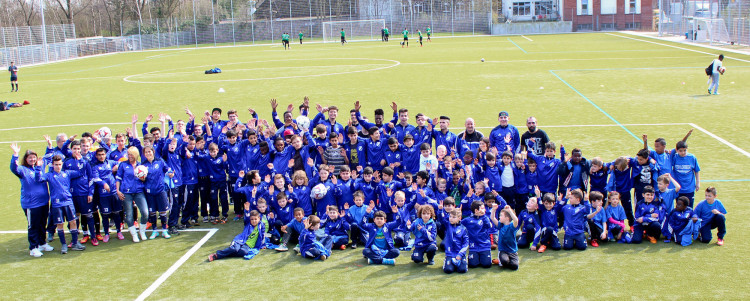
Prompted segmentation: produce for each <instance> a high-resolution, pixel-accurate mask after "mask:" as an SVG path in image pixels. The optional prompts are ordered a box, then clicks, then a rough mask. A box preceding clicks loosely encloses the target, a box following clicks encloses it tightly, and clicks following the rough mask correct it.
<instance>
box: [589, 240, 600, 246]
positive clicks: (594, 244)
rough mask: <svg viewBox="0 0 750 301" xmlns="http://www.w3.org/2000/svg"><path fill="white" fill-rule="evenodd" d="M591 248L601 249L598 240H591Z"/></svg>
mask: <svg viewBox="0 0 750 301" xmlns="http://www.w3.org/2000/svg"><path fill="white" fill-rule="evenodd" d="M591 246H592V247H594V248H598V247H599V242H598V241H596V239H592V240H591Z"/></svg>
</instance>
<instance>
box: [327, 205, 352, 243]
mask: <svg viewBox="0 0 750 301" xmlns="http://www.w3.org/2000/svg"><path fill="white" fill-rule="evenodd" d="M327 211H328V212H327V213H326V215H328V219H326V221H325V233H326V234H327V235H328V236H329V237H330V238H331V241H332V244H333V248H336V249H341V250H346V245H348V244H349V235H348V234H346V231H349V229H350V228H351V226H349V222H347V221H346V219H344V218H339V209H338V206H336V205H329V206H328V208H327ZM344 213H345V212H344V210H341V216H342V217H343V215H344Z"/></svg>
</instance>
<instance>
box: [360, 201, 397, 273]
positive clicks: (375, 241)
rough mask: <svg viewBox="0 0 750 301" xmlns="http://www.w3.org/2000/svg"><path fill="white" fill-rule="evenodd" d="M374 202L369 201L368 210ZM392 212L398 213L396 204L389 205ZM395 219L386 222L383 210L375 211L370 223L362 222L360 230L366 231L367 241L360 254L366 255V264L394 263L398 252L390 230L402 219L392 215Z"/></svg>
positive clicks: (370, 209)
mask: <svg viewBox="0 0 750 301" xmlns="http://www.w3.org/2000/svg"><path fill="white" fill-rule="evenodd" d="M373 207H374V203H372V202H371V203H370V207H368V209H369V210H368V211H372V208H373ZM391 211H392V212H393V213H398V208H397V207H396V206H392V207H391ZM394 216H395V217H398V218H396V220H394V221H392V222H389V223H386V222H385V218H386V214H385V212H383V211H378V212H375V218H374V219H373V222H374V223H372V224H370V223H363V224H362V226H361V227H362V230H363V231H365V232H367V234H368V236H367V243H366V244H365V249H364V250H362V255H364V256H365V257H367V263H368V264H386V265H395V264H396V261H395V260H394V258H396V257H398V255H399V254H400V253H399V251H398V249H396V248H395V247H394V246H393V238H392V237H391V230H392V229H395V228H396V227H398V226H399V225H401V223H403V219H402V218H400V217H399V215H394Z"/></svg>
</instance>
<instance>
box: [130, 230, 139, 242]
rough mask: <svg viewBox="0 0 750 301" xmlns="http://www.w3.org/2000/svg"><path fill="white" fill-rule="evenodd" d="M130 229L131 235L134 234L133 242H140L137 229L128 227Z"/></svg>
mask: <svg viewBox="0 0 750 301" xmlns="http://www.w3.org/2000/svg"><path fill="white" fill-rule="evenodd" d="M128 231H130V235H131V236H133V242H140V241H141V240H140V239H138V233H137V232H136V230H135V227H130V228H128Z"/></svg>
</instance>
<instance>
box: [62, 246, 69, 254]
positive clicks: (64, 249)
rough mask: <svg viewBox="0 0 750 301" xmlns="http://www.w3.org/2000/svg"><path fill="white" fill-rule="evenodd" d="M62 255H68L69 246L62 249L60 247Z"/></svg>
mask: <svg viewBox="0 0 750 301" xmlns="http://www.w3.org/2000/svg"><path fill="white" fill-rule="evenodd" d="M60 254H68V246H67V245H62V247H60Z"/></svg>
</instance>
